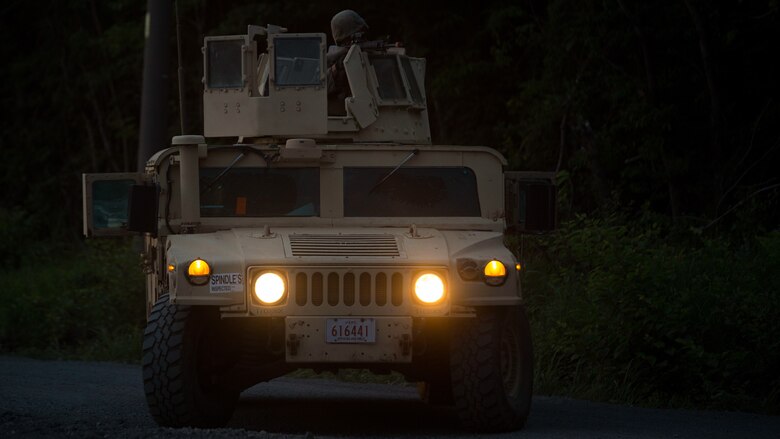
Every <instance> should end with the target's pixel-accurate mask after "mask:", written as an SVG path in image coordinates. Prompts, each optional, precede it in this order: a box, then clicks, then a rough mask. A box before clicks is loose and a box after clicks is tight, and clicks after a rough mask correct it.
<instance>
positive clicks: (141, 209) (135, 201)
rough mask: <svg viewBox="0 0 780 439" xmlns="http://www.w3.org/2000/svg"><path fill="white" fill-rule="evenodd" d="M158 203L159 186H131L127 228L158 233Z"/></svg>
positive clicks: (133, 230) (128, 199) (132, 230)
mask: <svg viewBox="0 0 780 439" xmlns="http://www.w3.org/2000/svg"><path fill="white" fill-rule="evenodd" d="M157 203H158V191H157V186H148V185H141V184H134V185H132V186H130V193H129V195H128V198H127V230H129V231H131V232H142V233H151V234H152V235H157Z"/></svg>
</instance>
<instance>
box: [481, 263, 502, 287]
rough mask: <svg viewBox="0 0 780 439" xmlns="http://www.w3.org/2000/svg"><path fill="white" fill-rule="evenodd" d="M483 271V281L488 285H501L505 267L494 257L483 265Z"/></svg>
mask: <svg viewBox="0 0 780 439" xmlns="http://www.w3.org/2000/svg"><path fill="white" fill-rule="evenodd" d="M484 273H485V283H486V284H488V285H494V286H495V285H501V284H503V283H504V281H505V280H506V267H505V266H504V264H503V263H501V261H498V260H495V259H493V260H492V261H490V262H488V263H487V265H485V270H484Z"/></svg>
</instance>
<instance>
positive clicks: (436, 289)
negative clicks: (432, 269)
mask: <svg viewBox="0 0 780 439" xmlns="http://www.w3.org/2000/svg"><path fill="white" fill-rule="evenodd" d="M414 295H415V296H417V299H418V300H419V301H420V302H422V303H425V304H429V305H432V304H434V303H436V302H439V301H441V300H442V299H443V298H444V281H443V280H442V279H441V277H439V275H438V274H434V273H425V274H423V275H422V276H420V277H418V278H417V280H416V281H415V282H414Z"/></svg>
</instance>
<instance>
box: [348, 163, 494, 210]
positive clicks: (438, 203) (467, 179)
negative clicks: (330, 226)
mask: <svg viewBox="0 0 780 439" xmlns="http://www.w3.org/2000/svg"><path fill="white" fill-rule="evenodd" d="M392 170H393V168H389V167H372V168H344V216H345V217H350V216H353V217H354V216H366V217H423V216H429V217H431V216H432V217H436V216H461V217H478V216H481V211H480V208H479V196H478V195H477V179H476V176H475V175H474V171H472V170H471V169H470V168H466V167H414V168H411V167H409V168H399V169H398V170H397V171H396V172H395V173H393V174H392V176H390V178H388V179H387V180H386V181H384V182H382V184H379V185H378V183H379V182H380V181H382V179H383V178H385V177H386V176H387V174H388V173H389V172H390V171H392Z"/></svg>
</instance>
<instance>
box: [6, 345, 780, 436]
mask: <svg viewBox="0 0 780 439" xmlns="http://www.w3.org/2000/svg"><path fill="white" fill-rule="evenodd" d="M533 404H534V405H533V408H532V411H531V417H530V419H529V421H528V425H527V427H526V428H525V429H524V430H523V431H521V432H518V433H513V434H505V435H490V437H491V438H501V437H519V438H529V439H531V438H571V437H576V438H604V439H611V438H643V439H647V438H778V437H780V417H774V416H760V415H752V414H744V413H724V412H706V411H688V410H654V409H640V408H634V407H625V406H618V405H610V404H598V403H592V402H587V401H578V400H572V399H565V398H552V397H544V396H539V397H535V398H534V403H533ZM457 425H458V423H457V419H456V418H455V415H454V413H452V411H451V410H449V409H446V408H433V407H429V406H427V405H425V404H423V403H421V402H420V401H419V398H418V397H417V392H416V390H415V389H414V388H412V387H404V386H390V385H380V384H356V383H344V382H338V381H327V380H319V379H292V378H280V379H277V380H274V381H271V382H269V383H264V384H260V385H257V386H255V387H253V388H251V389H249V390H247V391H246V392H244V393H243V394H242V397H241V401H240V402H239V405H238V409H237V410H236V413H235V415H234V416H233V418H232V419H231V421H230V423H229V425H228V428H223V429H219V430H198V429H178V430H176V429H167V428H159V427H157V426H156V425H155V424H154V422H153V421H152V419H151V418H150V417H149V415H148V414H147V412H146V402H145V400H144V396H143V389H142V386H141V371H140V368H139V367H138V366H132V365H124V364H114V363H88V362H78V361H39V360H31V359H27V358H19V357H0V437H67V436H71V437H80V438H81V437H138V438H141V437H143V438H146V437H164V438H169V437H171V438H178V437H216V438H233V437H236V438H238V437H241V438H245V437H260V438H287V437H290V438H292V437H306V438H310V437H404V438H430V437H439V436H442V437H443V436H446V437H448V438H449V437H463V438H467V437H468V438H475V437H479V436H477V435H473V434H468V433H466V432H463V431H461V430H459V429H458V427H457Z"/></svg>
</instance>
